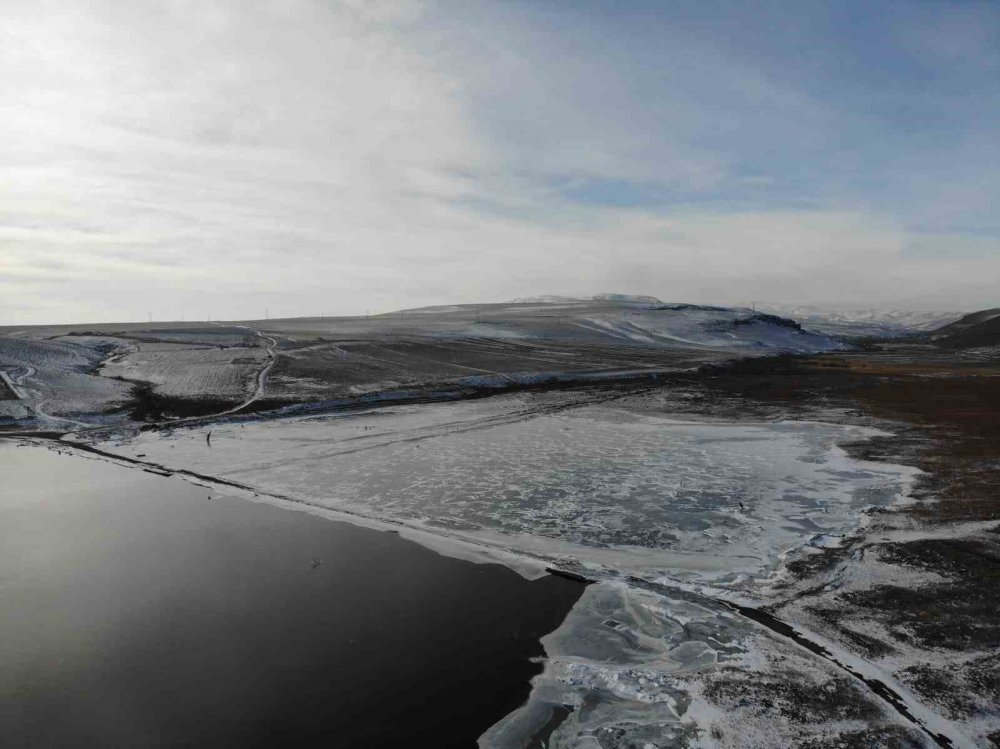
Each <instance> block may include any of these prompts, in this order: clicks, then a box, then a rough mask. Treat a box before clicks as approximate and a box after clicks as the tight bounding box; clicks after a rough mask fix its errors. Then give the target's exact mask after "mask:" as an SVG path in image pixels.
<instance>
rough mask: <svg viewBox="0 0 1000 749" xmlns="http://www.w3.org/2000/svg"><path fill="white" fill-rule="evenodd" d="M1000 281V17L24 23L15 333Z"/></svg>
mask: <svg viewBox="0 0 1000 749" xmlns="http://www.w3.org/2000/svg"><path fill="white" fill-rule="evenodd" d="M998 288H1000V3H996V2H986V3H982V4H976V3H969V2H941V3H931V2H926V3H924V2H906V3H898V4H897V3H893V2H887V1H886V0H879V2H871V1H870V0H862V1H861V2H840V1H838V2H826V3H820V2H804V1H803V0H792V1H791V2H756V3H746V2H732V3H715V2H707V1H706V0H698V1H697V2H694V1H692V2H668V1H667V0H659V1H653V0H650V1H649V2H643V1H642V0H630V1H629V2H617V1H615V0H602V1H597V0H594V1H592V2H588V1H587V0H493V1H492V2H478V1H477V0H452V1H448V0H442V1H441V2H435V1H434V0H428V1H427V2H411V1H410V0H340V1H339V2H338V1H337V0H192V1H190V2H188V1H186V0H156V1H155V2H154V1H153V0H148V1H147V0H133V1H131V2H122V1H121V0H4V1H3V2H2V3H0V324H28V323H34V322H55V321H77V322H84V321H112V320H129V319H135V320H144V319H145V318H146V315H147V314H148V313H151V314H152V315H153V316H154V318H156V319H180V318H181V317H182V316H183V317H184V318H185V319H188V320H192V319H205V318H206V317H207V316H208V315H211V316H212V317H214V318H215V319H223V318H230V319H234V318H248V317H260V316H262V315H263V312H264V310H265V308H266V309H268V310H269V311H270V314H271V316H272V317H276V316H293V315H317V314H329V315H333V314H359V313H360V314H364V313H365V311H366V310H371V311H372V312H376V311H386V310H390V309H395V308H400V307H414V306H420V305H425V304H436V303H450V302H474V301H489V300H504V299H510V298H513V297H517V296H526V295H533V294H569V295H579V294H593V293H597V292H626V293H639V294H652V295H656V296H659V297H661V298H663V299H666V300H670V301H690V302H714V303H749V302H750V301H752V300H757V301H772V302H788V303H824V304H836V305H841V306H879V307H902V308H917V309H928V308H929V309H973V308H980V307H986V306H997V305H1000V293H998V291H997V289H998Z"/></svg>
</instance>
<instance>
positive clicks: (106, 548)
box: [0, 444, 582, 748]
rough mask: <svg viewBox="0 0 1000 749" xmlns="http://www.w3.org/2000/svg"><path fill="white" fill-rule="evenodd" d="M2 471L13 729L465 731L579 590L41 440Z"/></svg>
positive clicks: (0, 630) (491, 706)
mask: <svg viewBox="0 0 1000 749" xmlns="http://www.w3.org/2000/svg"><path fill="white" fill-rule="evenodd" d="M0 475H2V476H3V481H2V484H0V725H2V726H3V730H4V745H5V746H16V747H22V746H23V747H39V746H45V747H78V746H122V747H125V746H128V747H152V746H157V747H160V746H162V747H166V746H169V747H181V746H191V747H206V746H211V747H241V748H242V747H256V746H260V747H264V746H267V747H275V746H310V747H314V746H382V745H396V744H398V743H407V744H409V745H413V746H471V745H473V743H474V740H475V737H477V736H478V735H479V734H481V733H482V732H483V731H484V730H485V729H486V728H487V727H488V726H490V725H491V724H493V723H494V722H495V721H497V720H498V719H499V718H501V717H502V716H503V715H505V714H507V713H508V712H510V711H512V710H513V709H515V708H516V707H517V706H518V705H519V704H520V703H521V702H523V701H524V699H525V697H526V696H527V694H528V683H527V680H528V678H529V677H530V675H531V673H533V672H534V671H536V670H537V667H536V666H533V665H532V664H531V663H529V662H528V658H530V657H531V656H534V655H540V654H541V647H540V645H539V643H538V640H539V638H540V637H541V636H542V635H544V634H546V633H547V632H550V631H552V630H554V629H555V628H556V627H558V626H559V624H560V622H561V621H562V620H563V617H564V616H565V614H566V612H567V611H568V610H569V608H570V607H571V606H572V604H573V602H574V601H575V600H576V599H577V597H578V596H579V595H580V593H581V590H582V588H581V586H579V585H577V584H575V583H572V582H569V581H566V580H562V579H558V578H553V577H545V578H542V579H540V580H536V581H533V582H528V581H526V580H524V579H522V578H520V577H518V576H517V575H516V574H515V573H513V572H511V571H509V570H507V569H505V568H501V567H497V566H493V565H479V566H477V565H472V564H468V563H466V562H461V561H456V560H453V559H448V558H445V557H441V556H439V555H437V554H435V553H433V552H430V551H427V550H425V549H423V548H421V547H418V546H416V545H414V544H411V543H409V542H406V541H404V540H402V539H400V538H398V537H397V536H395V535H393V534H388V533H379V532H375V531H370V530H366V529H361V528H355V527H351V526H346V525H342V524H339V523H334V522H330V521H327V520H322V519H318V518H316V517H314V516H311V515H307V514H304V513H296V512H290V511H287V510H282V509H277V508H274V507H269V506H266V505H257V504H253V503H246V502H243V501H240V500H236V499H232V498H227V497H219V496H212V498H211V499H209V496H210V494H211V492H209V491H208V490H205V489H201V488H198V487H194V486H191V485H188V484H185V483H183V482H181V481H179V480H176V479H169V478H163V477H158V476H153V475H150V474H145V473H141V472H138V471H135V470H131V469H126V468H122V467H118V466H114V465H110V464H108V463H104V462H100V461H95V460H87V459H84V458H80V457H77V456H68V455H59V454H56V453H54V452H51V451H48V450H45V449H42V448H38V447H30V446H15V445H13V444H0ZM316 562H319V563H318V564H317V563H316Z"/></svg>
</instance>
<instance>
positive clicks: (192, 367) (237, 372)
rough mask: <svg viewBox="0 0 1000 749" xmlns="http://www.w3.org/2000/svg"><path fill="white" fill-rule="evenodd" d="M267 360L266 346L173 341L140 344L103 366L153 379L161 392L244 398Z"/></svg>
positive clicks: (116, 373) (111, 373)
mask: <svg viewBox="0 0 1000 749" xmlns="http://www.w3.org/2000/svg"><path fill="white" fill-rule="evenodd" d="M266 360H267V350H266V349H263V348H201V347H198V348H194V347H189V346H179V345H177V344H171V343H154V344H145V343H143V344H140V346H139V350H138V351H135V352H132V353H129V354H126V355H124V356H120V357H116V358H115V359H113V360H111V361H108V362H106V363H105V364H104V366H103V367H102V368H101V374H102V375H104V376H105V377H118V378H121V379H124V380H132V381H138V382H150V383H153V384H154V385H155V386H156V390H157V392H158V393H160V394H162V395H168V396H176V397H183V398H198V397H205V396H210V397H224V398H242V397H244V396H246V395H248V394H249V393H250V392H252V391H253V387H254V383H255V382H256V378H257V372H258V371H259V370H260V368H261V367H262V366H263V365H264V363H265V362H266Z"/></svg>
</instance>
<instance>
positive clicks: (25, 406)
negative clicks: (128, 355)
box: [0, 336, 130, 426]
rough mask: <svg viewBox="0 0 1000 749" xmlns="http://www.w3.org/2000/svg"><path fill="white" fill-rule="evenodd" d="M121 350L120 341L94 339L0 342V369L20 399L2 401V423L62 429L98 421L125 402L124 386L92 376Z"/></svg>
mask: <svg viewBox="0 0 1000 749" xmlns="http://www.w3.org/2000/svg"><path fill="white" fill-rule="evenodd" d="M125 345H126V344H125V342H123V341H121V340H119V339H115V338H103V337H93V336H67V337H62V338H55V339H51V340H49V339H43V340H39V339H34V340H29V339H22V338H5V337H0V368H2V369H3V371H4V373H5V375H6V379H8V380H9V382H10V384H11V385H13V386H14V388H15V389H16V390H17V394H18V396H19V397H18V398H12V399H5V400H0V420H3V419H4V418H6V419H18V420H20V419H33V420H35V421H36V422H37V423H38V424H39V425H42V426H59V425H62V426H66V422H67V421H68V419H67V418H66V417H74V418H81V417H84V418H87V419H88V420H90V421H93V420H95V419H100V417H101V415H102V414H103V413H105V412H108V411H111V410H113V409H115V408H117V407H119V406H120V405H121V404H122V403H124V402H125V401H126V400H127V399H128V397H129V391H130V387H129V386H128V385H126V384H125V383H122V382H118V381H115V380H109V379H107V378H102V377H100V376H98V375H97V373H96V368H97V366H98V365H99V363H100V362H101V360H102V359H103V358H104V357H106V356H108V355H109V354H111V353H113V352H115V351H118V350H124V346H125Z"/></svg>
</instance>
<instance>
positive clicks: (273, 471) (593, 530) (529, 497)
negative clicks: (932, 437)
mask: <svg viewBox="0 0 1000 749" xmlns="http://www.w3.org/2000/svg"><path fill="white" fill-rule="evenodd" d="M208 431H209V428H207V427H206V428H194V429H184V430H177V431H176V432H174V433H172V434H166V435H163V434H154V433H149V434H145V435H143V436H141V437H139V438H138V439H137V440H135V441H132V442H127V443H122V444H119V445H117V446H114V448H113V449H115V450H118V451H119V452H121V453H122V454H125V455H132V456H135V455H138V454H140V453H141V454H143V455H144V456H145V457H144V458H143V459H144V460H148V461H153V462H157V463H160V464H162V465H164V466H166V467H168V468H184V469H188V470H191V471H194V472H196V473H199V474H204V475H209V476H218V477H220V478H223V479H227V480H231V481H237V482H239V483H241V484H248V485H251V486H253V487H255V488H257V489H260V490H261V491H262V492H273V493H276V494H280V495H282V496H287V497H295V498H297V499H301V500H305V501H308V502H310V503H313V504H316V505H318V506H321V507H328V508H332V509H341V510H348V511H350V512H353V513H358V514H361V515H365V516H370V517H377V518H379V517H380V518H390V519H392V520H394V521H397V522H403V523H405V524H408V525H411V526H413V527H418V528H423V529H427V530H431V531H434V532H435V533H436V534H438V535H443V536H454V537H459V538H465V539H471V540H474V541H476V542H478V543H483V544H486V545H492V546H495V547H497V548H502V549H506V550H513V551H518V552H523V553H527V554H530V555H534V556H540V557H545V558H548V559H552V560H559V561H572V562H575V563H578V564H583V565H586V566H590V567H592V568H593V567H606V568H610V569H614V570H616V571H626V572H629V573H632V574H639V575H641V576H643V577H645V578H647V579H659V578H661V577H668V578H671V579H675V580H677V579H692V578H696V579H698V580H701V581H711V582H714V583H726V582H734V581H738V580H740V579H741V578H743V579H745V578H747V577H759V576H761V575H764V574H766V573H767V572H768V571H769V570H770V569H771V568H772V567H773V566H774V565H775V564H776V563H777V561H778V560H779V558H780V555H781V554H782V553H783V552H785V551H786V550H787V549H789V548H791V547H795V546H798V545H801V544H804V543H806V542H808V541H809V540H810V539H814V538H818V537H822V536H824V535H827V536H836V535H839V534H841V533H843V532H844V531H846V530H848V529H850V528H851V527H853V526H854V525H855V524H856V522H857V513H858V512H859V511H860V510H861V509H862V508H864V507H868V506H872V505H882V504H887V503H889V502H891V501H892V500H893V499H895V498H897V497H899V496H901V495H902V494H904V493H905V492H906V490H907V488H908V485H909V482H910V481H911V479H912V477H913V471H912V469H906V468H902V467H895V466H891V465H886V464H882V463H878V464H876V463H866V462H862V461H857V460H854V459H851V458H849V457H848V456H847V455H846V454H845V453H844V452H843V450H841V449H840V448H839V447H837V445H836V443H837V441H838V440H845V439H857V438H859V437H861V436H863V435H864V432H863V431H862V430H859V429H854V428H848V427H843V426H838V425H831V424H823V423H810V422H783V423H758V424H743V423H741V424H734V423H727V422H711V423H706V422H680V421H676V420H671V419H669V418H667V417H665V416H661V415H648V414H637V413H635V412H630V411H627V410H624V409H621V408H614V407H609V406H595V405H591V406H585V407H581V408H576V409H571V410H558V409H553V408H551V407H545V408H541V407H539V406H538V403H534V402H533V401H532V400H531V399H530V398H527V397H526V398H524V399H518V398H500V399H491V400H489V401H477V402H463V403H453V404H438V405H430V406H428V405H420V406H409V407H398V408H392V409H381V410H377V411H371V412H368V413H361V414H354V415H350V416H344V415H340V416H335V417H318V418H317V417H312V418H298V419H286V420H280V421H267V422H255V423H247V424H242V425H231V426H226V427H220V426H218V425H216V426H214V427H211V431H212V441H211V446H209V445H208V444H207V442H206V435H207V432H208Z"/></svg>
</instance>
